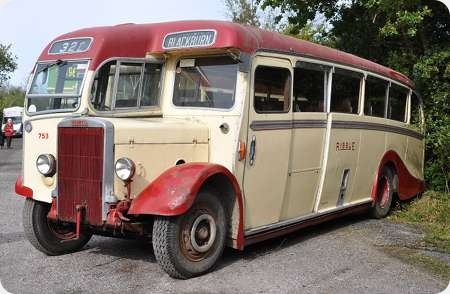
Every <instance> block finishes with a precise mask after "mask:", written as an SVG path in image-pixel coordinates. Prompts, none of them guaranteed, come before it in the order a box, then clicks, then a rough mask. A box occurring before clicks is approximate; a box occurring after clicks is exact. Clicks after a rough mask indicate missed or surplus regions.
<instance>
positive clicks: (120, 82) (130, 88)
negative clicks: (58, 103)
mask: <svg viewBox="0 0 450 294" xmlns="http://www.w3.org/2000/svg"><path fill="white" fill-rule="evenodd" d="M161 71H162V64H156V63H145V62H139V61H130V62H123V61H111V62H108V63H106V64H104V65H103V66H102V68H100V69H99V70H98V71H97V74H96V76H95V80H94V84H93V86H92V89H91V103H92V105H93V106H94V108H95V109H97V110H100V111H109V110H114V109H118V110H120V109H126V108H141V107H148V106H153V107H155V106H158V105H159V94H160V85H161Z"/></svg>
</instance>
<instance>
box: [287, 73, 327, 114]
mask: <svg viewBox="0 0 450 294" xmlns="http://www.w3.org/2000/svg"><path fill="white" fill-rule="evenodd" d="M325 78H326V71H324V70H321V69H320V68H317V69H313V68H312V67H310V68H300V67H297V68H295V71H294V109H293V110H294V112H324V111H325V104H324V101H325V87H326V83H325Z"/></svg>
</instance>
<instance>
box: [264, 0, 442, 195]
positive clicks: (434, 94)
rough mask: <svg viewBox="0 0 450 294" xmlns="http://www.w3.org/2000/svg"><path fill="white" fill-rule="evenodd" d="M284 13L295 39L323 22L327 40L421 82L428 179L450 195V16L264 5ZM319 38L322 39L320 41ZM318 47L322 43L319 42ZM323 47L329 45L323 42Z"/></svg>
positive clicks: (413, 9)
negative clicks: (425, 129) (312, 26)
mask: <svg viewBox="0 0 450 294" xmlns="http://www.w3.org/2000/svg"><path fill="white" fill-rule="evenodd" d="M260 4H261V5H262V7H272V8H278V9H280V11H281V14H282V15H280V16H279V19H280V18H281V17H283V16H285V17H287V19H288V21H289V26H288V27H289V30H290V34H294V35H295V34H300V35H301V31H302V30H304V29H305V28H308V25H309V24H310V23H311V22H312V21H317V19H318V18H319V19H323V23H324V24H326V25H328V26H330V29H329V30H322V31H320V32H318V33H320V34H322V36H321V37H320V38H319V42H320V40H322V41H323V40H326V43H327V44H328V45H332V46H334V47H336V48H338V49H340V50H343V51H346V52H349V53H353V54H356V55H358V56H361V57H364V58H367V59H369V60H372V61H375V62H378V63H380V64H384V65H387V66H389V67H391V68H394V69H396V70H398V71H400V72H403V73H405V74H407V75H409V76H410V77H411V78H412V79H413V80H415V81H416V82H417V88H418V90H419V92H421V93H422V96H423V98H424V106H425V115H426V123H427V132H426V165H425V176H426V180H427V182H428V185H430V186H431V187H432V188H435V189H447V191H448V189H449V187H448V181H449V176H450V149H449V148H450V147H449V146H450V138H449V136H450V119H449V117H450V106H449V104H450V96H449V95H450V94H449V93H450V74H449V71H450V69H449V67H450V65H449V64H450V57H449V56H450V14H449V11H448V9H447V7H446V6H445V5H444V4H443V3H441V2H438V1H435V0H351V1H350V0H304V1H297V0H260ZM316 38H317V36H316ZM313 41H317V40H314V39H313ZM322 43H323V42H322Z"/></svg>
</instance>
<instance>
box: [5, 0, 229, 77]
mask: <svg viewBox="0 0 450 294" xmlns="http://www.w3.org/2000/svg"><path fill="white" fill-rule="evenodd" d="M226 18H227V17H226V11H225V5H224V2H223V0H181V1H180V0H178V1H177V0H163V1H155V0H147V1H145V0H125V1H123V0H122V1H120V0H109V1H108V0H75V1H72V2H69V1H61V0H59V1H58V0H39V1H34V0H0V43H1V44H3V45H8V44H12V47H11V51H12V52H13V54H15V55H16V56H17V63H18V69H17V70H16V71H15V72H14V73H13V74H12V75H11V79H10V81H9V83H10V84H11V85H13V86H25V85H26V81H27V79H28V76H29V73H30V72H31V70H32V69H33V66H34V64H35V62H36V59H37V58H38V56H39V55H40V53H41V51H42V50H43V49H44V47H45V46H46V45H47V44H48V43H49V42H51V41H52V40H53V39H54V38H55V37H57V36H59V35H61V34H64V33H67V32H70V31H74V30H77V29H81V28H86V27H92V26H102V25H116V24H120V23H130V22H133V23H152V22H162V21H172V20H185V19H215V20H225V19H226Z"/></svg>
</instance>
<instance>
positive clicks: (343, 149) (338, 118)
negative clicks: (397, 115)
mask: <svg viewBox="0 0 450 294" xmlns="http://www.w3.org/2000/svg"><path fill="white" fill-rule="evenodd" d="M362 81H363V75H362V74H360V73H357V72H352V71H347V70H342V69H337V68H335V69H334V72H333V76H332V86H331V99H330V103H329V105H328V107H329V110H330V112H329V117H328V119H329V120H331V129H330V130H329V132H330V138H329V147H328V156H327V159H326V169H325V177H324V181H323V187H322V193H321V195H320V199H319V201H318V202H317V203H316V209H317V210H318V211H319V212H320V211H324V210H327V209H331V208H335V207H339V206H342V205H345V204H347V203H349V202H350V199H351V196H352V192H353V188H354V185H355V180H354V179H355V178H356V174H357V172H358V170H357V166H358V158H359V146H360V138H361V127H362V125H361V118H360V117H359V115H358V111H359V104H360V92H361V89H362ZM383 143H384V142H382V144H383Z"/></svg>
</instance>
